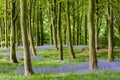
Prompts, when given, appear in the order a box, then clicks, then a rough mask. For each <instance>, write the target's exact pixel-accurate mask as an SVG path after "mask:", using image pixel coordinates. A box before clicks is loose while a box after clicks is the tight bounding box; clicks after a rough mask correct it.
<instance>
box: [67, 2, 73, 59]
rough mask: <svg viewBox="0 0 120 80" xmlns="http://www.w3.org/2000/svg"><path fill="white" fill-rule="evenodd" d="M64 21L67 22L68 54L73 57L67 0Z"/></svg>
mask: <svg viewBox="0 0 120 80" xmlns="http://www.w3.org/2000/svg"><path fill="white" fill-rule="evenodd" d="M66 23H67V46H68V49H69V53H70V56H71V57H72V58H75V53H74V51H73V46H72V42H71V28H70V13H69V0H66Z"/></svg>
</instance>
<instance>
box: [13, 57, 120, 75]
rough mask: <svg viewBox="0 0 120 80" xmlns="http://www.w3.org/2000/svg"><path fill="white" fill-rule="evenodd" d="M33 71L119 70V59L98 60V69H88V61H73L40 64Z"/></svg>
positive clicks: (20, 69)
mask: <svg viewBox="0 0 120 80" xmlns="http://www.w3.org/2000/svg"><path fill="white" fill-rule="evenodd" d="M33 70H34V71H35V72H48V73H49V72H53V73H63V72H69V71H72V72H77V73H80V72H92V71H96V70H100V71H101V70H120V61H119V60H115V61H113V62H107V60H105V59H101V60H98V69H96V70H89V69H88V62H82V63H75V64H64V65H61V66H56V67H55V66H54V67H53V66H42V67H33ZM23 71H24V67H23V66H22V67H19V68H17V69H16V70H15V72H23Z"/></svg>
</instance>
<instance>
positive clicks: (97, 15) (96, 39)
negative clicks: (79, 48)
mask: <svg viewBox="0 0 120 80" xmlns="http://www.w3.org/2000/svg"><path fill="white" fill-rule="evenodd" d="M98 4H99V2H98V0H96V24H95V48H96V51H97V50H98V48H99V47H98V34H99V27H98V23H99V7H98Z"/></svg>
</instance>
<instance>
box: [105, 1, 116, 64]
mask: <svg viewBox="0 0 120 80" xmlns="http://www.w3.org/2000/svg"><path fill="white" fill-rule="evenodd" d="M107 4H108V5H107V6H108V8H107V9H108V13H107V15H108V16H107V17H108V19H107V20H108V24H107V25H108V28H107V29H108V61H109V62H111V61H113V60H114V55H113V8H112V7H113V6H112V0H107Z"/></svg>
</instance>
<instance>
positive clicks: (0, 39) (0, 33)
mask: <svg viewBox="0 0 120 80" xmlns="http://www.w3.org/2000/svg"><path fill="white" fill-rule="evenodd" d="M0 47H2V19H0Z"/></svg>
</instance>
